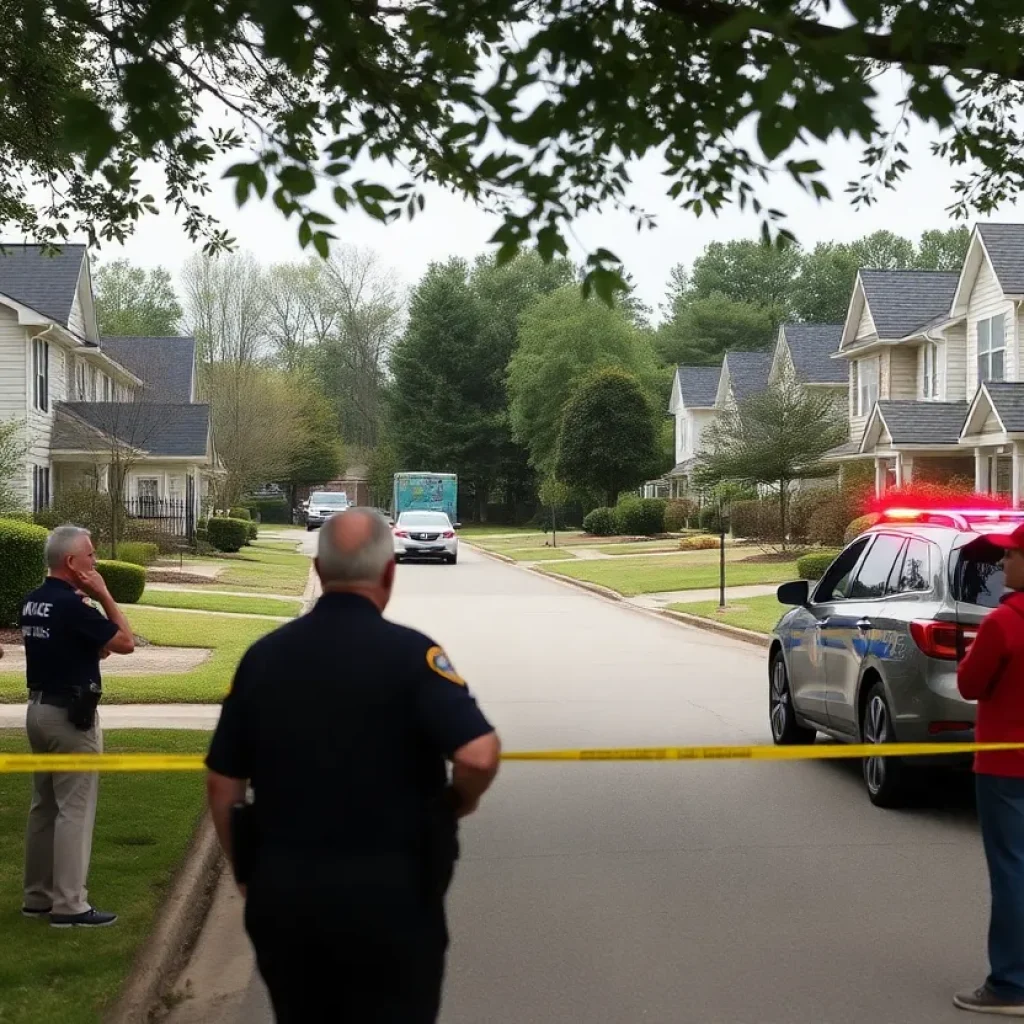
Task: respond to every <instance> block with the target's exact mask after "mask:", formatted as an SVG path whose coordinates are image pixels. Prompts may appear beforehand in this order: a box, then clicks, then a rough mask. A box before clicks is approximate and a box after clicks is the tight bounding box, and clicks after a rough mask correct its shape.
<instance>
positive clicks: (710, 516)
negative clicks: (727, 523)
mask: <svg viewBox="0 0 1024 1024" xmlns="http://www.w3.org/2000/svg"><path fill="white" fill-rule="evenodd" d="M697 525H698V526H699V527H700V528H701V529H702V530H704V531H706V532H707V533H721V532H722V520H721V518H720V517H719V515H718V506H717V505H705V506H704V507H703V508H702V509H701V510H700V515H699V516H698V517H697Z"/></svg>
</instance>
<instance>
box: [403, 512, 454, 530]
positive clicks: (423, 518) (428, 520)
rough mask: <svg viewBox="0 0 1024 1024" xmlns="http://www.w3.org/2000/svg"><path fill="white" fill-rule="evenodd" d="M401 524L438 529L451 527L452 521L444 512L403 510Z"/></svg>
mask: <svg viewBox="0 0 1024 1024" xmlns="http://www.w3.org/2000/svg"><path fill="white" fill-rule="evenodd" d="M398 522H399V525H400V526H426V527H434V529H437V530H443V529H450V528H451V525H452V524H451V521H450V520H449V519H448V517H447V516H446V515H445V514H444V513H443V512H403V513H402V515H401V516H400V517H399V520H398Z"/></svg>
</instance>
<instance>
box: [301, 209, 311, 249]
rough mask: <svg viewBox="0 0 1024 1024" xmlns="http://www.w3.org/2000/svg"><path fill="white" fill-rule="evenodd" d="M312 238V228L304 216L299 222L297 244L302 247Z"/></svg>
mask: <svg viewBox="0 0 1024 1024" xmlns="http://www.w3.org/2000/svg"><path fill="white" fill-rule="evenodd" d="M312 240H313V229H312V228H311V227H310V226H309V221H308V220H306V218H305V217H303V218H302V221H301V222H300V224H299V245H301V246H302V248H303V249H305V248H306V246H307V245H309V243H310V242H311V241H312Z"/></svg>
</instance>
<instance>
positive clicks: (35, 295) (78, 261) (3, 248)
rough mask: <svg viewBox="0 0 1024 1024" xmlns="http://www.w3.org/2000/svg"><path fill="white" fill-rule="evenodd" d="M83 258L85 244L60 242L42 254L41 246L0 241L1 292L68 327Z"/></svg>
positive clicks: (0, 293)
mask: <svg viewBox="0 0 1024 1024" xmlns="http://www.w3.org/2000/svg"><path fill="white" fill-rule="evenodd" d="M84 259H85V246H84V245H61V247H60V252H58V253H57V254H56V255H54V256H45V255H44V254H43V247H42V246H40V245H12V244H10V243H9V242H3V243H0V295H6V296H7V297H8V298H11V299H14V300H15V301H16V302H20V303H21V304H22V305H23V306H28V307H29V309H34V310H35V311H36V312H37V313H42V315H43V316H45V317H46V318H47V319H49V320H52V321H53V322H54V323H56V324H60V326H61V327H67V326H68V319H69V318H70V316H71V307H72V306H73V305H74V302H75V292H76V291H77V289H78V279H79V277H80V276H81V273H82V262H83V260H84Z"/></svg>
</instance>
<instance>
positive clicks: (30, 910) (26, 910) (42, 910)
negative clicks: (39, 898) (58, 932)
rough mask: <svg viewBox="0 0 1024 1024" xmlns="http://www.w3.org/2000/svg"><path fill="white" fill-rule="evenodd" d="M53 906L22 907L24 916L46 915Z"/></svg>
mask: <svg viewBox="0 0 1024 1024" xmlns="http://www.w3.org/2000/svg"><path fill="white" fill-rule="evenodd" d="M51 910H53V907H22V908H21V916H22V917H46V916H47V915H48V914H49V913H50V911H51Z"/></svg>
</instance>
